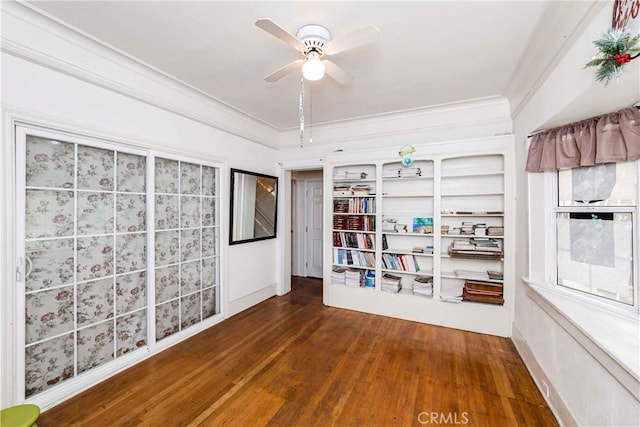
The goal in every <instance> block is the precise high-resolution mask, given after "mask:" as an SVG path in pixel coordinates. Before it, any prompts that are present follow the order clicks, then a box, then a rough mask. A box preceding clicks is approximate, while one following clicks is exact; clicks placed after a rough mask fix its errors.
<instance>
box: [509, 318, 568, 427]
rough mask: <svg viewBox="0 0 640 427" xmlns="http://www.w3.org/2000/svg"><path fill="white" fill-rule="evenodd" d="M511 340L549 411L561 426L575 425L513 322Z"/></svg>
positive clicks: (565, 406)
mask: <svg viewBox="0 0 640 427" xmlns="http://www.w3.org/2000/svg"><path fill="white" fill-rule="evenodd" d="M511 340H512V341H513V343H514V345H515V346H516V350H517V351H518V353H519V354H520V357H521V358H522V360H523V361H524V364H525V366H526V367H527V369H528V370H529V373H530V374H531V377H533V381H534V382H535V383H536V386H537V387H538V390H540V393H541V394H542V397H543V398H544V400H545V401H546V402H547V405H549V408H550V409H551V412H553V415H555V417H556V420H557V421H558V423H559V424H560V425H561V426H577V425H578V422H577V421H576V419H575V418H574V416H573V414H572V413H571V411H570V410H569V408H568V407H567V405H565V403H564V401H563V400H562V399H561V398H560V395H559V394H558V391H557V390H556V389H555V387H554V386H553V382H551V380H550V379H549V377H548V376H547V375H546V374H545V372H544V370H543V369H542V367H541V366H540V364H539V363H538V361H537V360H536V358H535V356H534V355H533V352H532V351H531V348H530V347H529V344H528V343H527V341H526V340H525V339H524V337H523V336H522V334H521V333H520V331H519V330H518V328H517V326H516V325H515V323H514V324H513V325H512V328H511Z"/></svg>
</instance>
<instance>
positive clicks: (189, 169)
mask: <svg viewBox="0 0 640 427" xmlns="http://www.w3.org/2000/svg"><path fill="white" fill-rule="evenodd" d="M180 193H181V194H200V165H194V164H192V163H185V162H181V163H180Z"/></svg>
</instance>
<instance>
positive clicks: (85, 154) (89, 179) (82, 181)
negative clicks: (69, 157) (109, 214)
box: [76, 145, 114, 191]
mask: <svg viewBox="0 0 640 427" xmlns="http://www.w3.org/2000/svg"><path fill="white" fill-rule="evenodd" d="M113 159H114V152H113V151H111V150H104V149H102V148H95V147H87V146H84V145H78V166H77V168H76V171H77V172H76V175H77V178H78V188H79V189H88V190H106V191H109V190H114V185H113V169H114V164H113Z"/></svg>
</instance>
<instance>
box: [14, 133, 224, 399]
mask: <svg viewBox="0 0 640 427" xmlns="http://www.w3.org/2000/svg"><path fill="white" fill-rule="evenodd" d="M16 153H17V161H16V165H17V169H18V172H17V180H16V181H17V182H16V184H17V190H16V194H17V201H18V203H17V205H18V207H17V209H18V218H19V219H18V223H17V227H16V228H17V232H16V235H17V248H16V252H17V254H18V257H19V260H18V264H19V265H20V266H21V267H22V269H21V271H20V273H21V274H19V275H18V276H17V277H18V282H24V285H23V286H20V287H19V290H18V291H17V293H16V297H17V307H19V308H18V309H17V310H16V311H17V313H18V315H17V316H19V317H17V319H16V322H15V324H16V325H20V326H19V327H18V328H17V329H18V330H17V332H16V333H17V334H18V335H19V336H18V338H17V339H18V340H19V341H20V342H23V346H21V349H20V352H21V353H20V354H19V355H18V359H17V361H16V363H17V365H18V370H19V371H22V372H23V374H24V375H22V378H23V380H18V381H23V382H21V383H19V384H18V387H16V389H17V390H20V391H18V393H19V394H20V395H19V399H22V398H23V397H24V398H36V397H37V398H38V399H40V402H41V403H42V402H48V401H55V400H57V399H59V398H60V393H66V392H67V391H59V390H60V386H61V385H62V384H65V385H68V386H67V387H66V390H70V391H73V390H74V389H77V388H82V387H86V386H87V385H90V384H93V382H94V380H95V379H98V380H99V379H101V378H104V377H105V376H106V375H108V374H109V373H113V372H115V371H117V370H119V369H122V367H123V366H128V365H130V364H132V363H134V361H135V360H139V359H141V358H143V357H145V356H146V354H147V352H149V351H150V352H154V351H155V349H156V348H159V347H166V346H169V345H172V342H176V341H177V340H178V339H181V338H183V337H185V336H186V335H188V334H192V333H195V332H197V331H198V330H200V329H202V328H204V327H207V326H209V325H211V324H213V323H214V322H216V321H219V320H221V318H222V315H221V312H220V286H221V284H220V267H221V264H222V262H221V259H220V258H221V254H220V237H219V236H220V179H221V177H220V165H219V164H215V163H211V162H205V161H202V160H198V159H192V158H183V157H179V156H173V155H171V156H170V155H168V153H161V152H150V151H149V150H144V149H141V148H134V147H124V146H121V145H118V144H116V143H112V142H109V141H103V140H100V141H96V140H92V139H89V138H84V137H81V136H75V135H68V134H65V133H59V132H54V131H48V130H38V129H29V128H24V127H17V128H16ZM22 272H24V273H22ZM22 313H24V317H23V315H22ZM189 328H190V331H186V330H187V329H189ZM185 331H186V333H185ZM174 335H175V336H176V338H174V339H173V341H172V340H165V338H167V337H169V336H174ZM162 340H164V341H162ZM160 341H162V344H161V345H160V346H157V343H158V342H160ZM125 355H126V356H127V358H126V359H124V356H125ZM70 383H73V386H72V385H69V384H70ZM22 391H24V394H22ZM43 395H46V397H43ZM48 399H49V400H48Z"/></svg>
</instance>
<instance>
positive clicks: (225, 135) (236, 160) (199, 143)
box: [0, 2, 277, 407]
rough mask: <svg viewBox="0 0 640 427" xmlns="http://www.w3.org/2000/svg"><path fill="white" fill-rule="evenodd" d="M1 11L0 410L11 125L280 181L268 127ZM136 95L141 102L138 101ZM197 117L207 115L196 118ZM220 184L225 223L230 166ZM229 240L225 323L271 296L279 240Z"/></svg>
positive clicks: (10, 272) (37, 20) (7, 396)
mask: <svg viewBox="0 0 640 427" xmlns="http://www.w3.org/2000/svg"><path fill="white" fill-rule="evenodd" d="M2 7H3V16H2V24H3V25H2V43H3V52H2V54H1V57H0V60H1V61H2V76H1V77H2V86H1V89H2V93H1V94H2V99H1V100H2V120H3V122H2V135H3V138H2V146H1V147H0V149H1V152H2V157H1V160H0V162H1V164H2V169H1V173H0V180H1V181H0V184H1V185H0V199H1V200H2V210H1V211H0V233H1V236H2V251H1V252H0V266H1V270H0V283H2V284H3V286H1V287H0V312H1V313H2V314H1V317H0V320H1V322H0V332H1V341H0V357H1V358H2V363H1V365H2V368H1V372H0V377H1V383H0V387H1V390H2V393H1V395H2V397H1V401H0V405H1V407H5V406H8V405H10V404H13V403H14V402H13V401H12V399H13V393H11V392H9V390H12V389H13V386H12V385H13V377H14V376H15V375H16V374H17V373H16V372H15V369H14V365H13V360H12V359H14V354H15V350H14V345H16V344H15V343H14V328H13V327H12V325H11V321H12V319H13V318H14V315H15V313H13V307H14V301H15V292H14V287H13V286H12V284H14V283H15V277H14V271H15V259H16V256H17V254H15V253H14V249H13V248H15V243H14V242H15V236H14V232H13V229H14V226H13V224H14V221H15V214H14V211H13V208H14V206H15V203H14V200H15V179H14V169H13V160H12V159H13V158H14V146H13V134H12V132H13V123H14V121H16V120H19V121H23V122H26V123H31V124H38V125H42V126H49V127H52V128H57V129H63V130H69V131H72V132H77V133H81V134H85V135H90V136H94V137H102V138H106V139H110V140H115V141H117V142H120V143H125V144H132V145H136V146H139V147H146V148H153V149H159V150H166V151H170V152H175V153H180V154H183V155H187V156H192V157H195V158H202V159H207V160H214V161H219V162H223V164H224V165H225V166H228V167H237V168H241V169H245V170H252V171H256V172H263V173H267V174H270V175H275V174H276V150H275V149H274V148H272V147H269V146H267V145H268V144H267V143H271V145H275V144H276V143H277V140H276V139H275V138H274V137H273V136H274V135H275V132H274V131H273V130H272V129H265V128H264V125H262V124H260V123H253V122H251V120H249V119H248V118H247V117H243V116H241V115H240V114H238V113H237V112H234V111H229V110H228V109H226V107H220V106H218V105H216V104H215V103H214V102H213V101H212V100H210V99H206V98H203V97H202V96H201V95H200V94H198V93H195V92H190V90H189V89H188V88H185V87H183V86H181V85H178V84H175V83H174V82H172V81H170V80H169V79H167V78H165V77H164V76H162V75H159V74H158V73H155V72H153V71H151V70H149V69H146V68H145V67H142V66H141V65H140V64H135V63H133V62H132V61H130V60H128V59H126V58H123V57H120V56H119V55H116V54H113V52H109V51H108V50H106V49H105V48H104V47H103V46H99V45H96V44H95V43H94V42H92V41H90V40H88V39H84V38H82V37H79V36H77V35H74V34H73V33H71V32H69V30H68V29H65V28H63V27H61V26H59V25H58V24H55V23H53V22H51V21H48V20H46V19H44V18H43V17H41V16H36V15H35V14H33V13H32V12H31V11H29V10H28V9H25V8H23V7H22V6H20V5H19V4H15V3H14V4H6V3H5V2H3V4H2ZM5 8H9V9H8V10H7V9H5ZM23 9H24V10H23ZM6 12H10V13H6ZM74 37H75V38H74ZM61 58H63V59H61ZM136 88H137V89H136ZM135 90H138V91H140V92H141V93H142V94H141V95H140V96H138V94H137V93H136V92H135ZM146 90H149V94H152V95H153V97H154V99H153V100H152V101H150V100H149V99H147V98H145V93H146V92H145V91H146ZM174 111H175V112H174ZM199 115H202V116H203V117H204V116H205V115H206V116H207V117H206V119H205V118H202V119H200V118H198V117H199ZM218 121H220V122H225V123H227V125H229V127H234V126H241V127H242V129H243V130H242V132H239V133H240V134H241V135H242V136H237V135H234V134H232V133H229V132H228V131H227V130H228V129H224V130H220V129H219V128H217V127H216V123H218ZM260 130H264V134H266V135H267V136H268V137H270V138H271V139H272V141H271V142H269V141H260V142H263V143H264V144H262V143H261V144H259V143H256V142H252V141H251V140H249V139H248V137H245V135H248V134H250V133H252V132H253V131H260ZM263 137H264V136H263ZM252 139H253V138H252ZM265 144H267V145H265ZM223 177H224V182H223V185H224V187H223V190H224V193H223V198H224V200H223V201H222V202H223V204H222V207H221V216H222V218H221V220H222V222H223V225H225V224H228V219H229V218H228V216H229V213H228V212H229V210H228V207H229V203H228V194H229V193H228V191H229V190H228V185H229V184H228V182H229V181H228V169H227V168H226V167H225V170H223ZM223 230H227V228H226V227H223ZM227 241H228V237H227V236H226V235H222V236H221V246H222V253H223V256H224V255H225V254H226V261H227V262H226V265H225V264H223V266H222V276H221V280H222V286H223V307H224V304H225V303H227V304H228V305H227V307H226V315H227V316H231V315H233V314H235V313H237V312H239V311H241V310H243V309H245V308H247V307H250V306H252V305H254V304H256V303H257V302H260V301H261V300H263V299H265V298H268V297H270V296H272V295H275V290H276V284H277V283H276V282H277V278H276V240H265V241H261V242H255V243H248V244H242V245H235V246H231V247H227V246H228V245H227ZM223 309H224V308H223Z"/></svg>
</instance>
